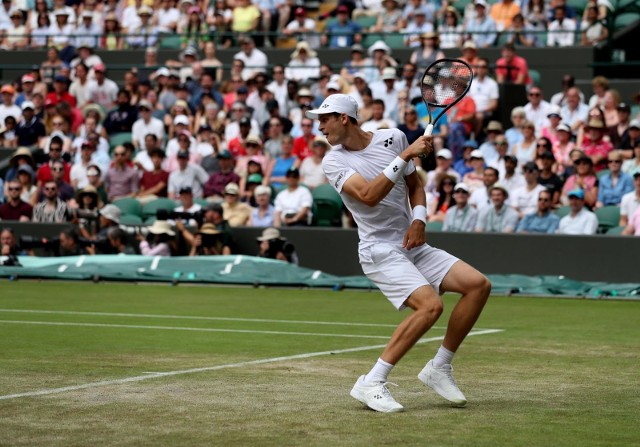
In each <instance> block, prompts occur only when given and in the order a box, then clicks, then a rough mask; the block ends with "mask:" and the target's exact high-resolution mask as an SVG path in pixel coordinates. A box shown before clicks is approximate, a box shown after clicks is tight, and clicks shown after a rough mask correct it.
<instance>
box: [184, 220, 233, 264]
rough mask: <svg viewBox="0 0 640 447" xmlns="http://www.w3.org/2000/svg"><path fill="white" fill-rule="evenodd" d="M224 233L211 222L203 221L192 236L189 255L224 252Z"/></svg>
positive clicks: (219, 253) (210, 254) (208, 254)
mask: <svg viewBox="0 0 640 447" xmlns="http://www.w3.org/2000/svg"><path fill="white" fill-rule="evenodd" d="M223 241H224V235H223V234H222V232H221V231H220V230H218V229H217V228H216V226H215V225H214V224H212V223H208V222H207V223H204V224H203V225H202V227H200V229H199V230H198V233H197V234H196V235H195V236H194V237H193V244H192V245H191V250H190V251H189V256H212V255H221V254H225V253H224V252H223V248H224V242H223Z"/></svg>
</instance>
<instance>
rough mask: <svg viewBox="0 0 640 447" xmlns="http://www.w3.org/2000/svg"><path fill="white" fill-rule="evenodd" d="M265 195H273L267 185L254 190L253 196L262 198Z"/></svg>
mask: <svg viewBox="0 0 640 447" xmlns="http://www.w3.org/2000/svg"><path fill="white" fill-rule="evenodd" d="M263 194H268V195H271V188H269V187H268V186H266V185H258V186H256V189H254V190H253V195H255V196H261V195H263Z"/></svg>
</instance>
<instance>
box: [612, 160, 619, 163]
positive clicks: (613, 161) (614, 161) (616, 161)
mask: <svg viewBox="0 0 640 447" xmlns="http://www.w3.org/2000/svg"><path fill="white" fill-rule="evenodd" d="M609 163H622V160H609Z"/></svg>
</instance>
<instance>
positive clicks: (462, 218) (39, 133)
mask: <svg viewBox="0 0 640 447" xmlns="http://www.w3.org/2000/svg"><path fill="white" fill-rule="evenodd" d="M363 3H366V4H367V7H366V8H365V7H362V6H363V5H360V4H358V5H354V4H353V3H349V2H340V3H339V4H338V6H337V7H336V8H335V9H334V10H332V11H331V12H330V13H328V14H326V15H320V16H318V17H315V20H314V19H312V18H311V17H309V14H308V11H307V10H306V9H305V8H303V7H300V6H299V5H296V4H295V2H291V1H287V2H278V1H274V2H269V1H260V2H255V4H252V3H251V2H250V1H249V0H236V2H235V4H234V5H233V6H230V5H229V4H227V2H225V1H216V2H213V1H211V2H210V1H206V0H205V1H191V0H182V1H179V2H177V1H174V0H162V1H144V0H135V1H132V2H127V1H106V2H97V1H95V0H85V1H76V2H73V1H72V2H69V1H66V2H65V1H64V0H54V1H53V2H48V1H41V0H37V1H35V2H34V5H33V6H32V7H30V8H28V9H27V7H26V5H28V4H29V2H18V1H15V0H14V1H9V0H4V1H3V2H2V5H0V46H1V47H2V48H4V49H6V50H11V49H22V48H47V58H46V60H45V61H42V62H41V63H40V64H38V65H37V66H34V67H33V68H32V69H31V70H28V71H27V72H25V73H23V74H22V75H21V77H20V78H19V79H17V80H15V82H12V83H6V84H4V85H2V87H1V88H0V95H1V104H0V147H4V148H15V151H14V152H13V156H12V157H11V160H10V167H9V169H8V171H7V172H6V174H5V175H4V177H3V178H2V179H0V202H1V203H2V204H1V205H0V220H6V221H13V220H15V221H31V222H56V223H61V222H73V223H75V224H77V225H78V231H77V232H64V234H61V235H60V237H59V241H57V247H56V250H58V251H59V252H60V253H67V254H68V253H76V252H77V253H80V252H82V253H92V252H96V251H97V252H103V253H136V252H137V253H142V254H149V255H170V254H176V253H178V252H183V253H189V254H191V255H202V254H208V255H210V254H229V253H232V252H233V251H234V244H233V239H232V237H231V231H230V229H232V228H234V227H240V226H257V227H267V228H271V230H274V231H275V230H276V229H277V228H280V227H287V226H309V225H314V224H317V216H315V215H314V210H315V209H316V208H315V207H316V203H315V201H316V199H317V197H318V196H319V195H320V194H327V190H331V186H330V185H328V184H327V180H326V178H325V176H324V174H323V172H322V159H323V157H324V155H325V153H326V152H327V151H328V150H330V147H329V145H328V143H327V141H326V140H325V139H324V137H323V135H322V134H320V133H319V132H318V130H317V123H315V122H314V121H312V120H310V119H308V118H306V117H305V115H304V112H305V111H306V110H308V109H309V108H313V107H316V106H318V105H319V104H320V103H321V102H322V101H323V99H324V98H326V97H327V96H329V95H331V94H336V93H344V94H348V95H350V96H352V97H353V98H354V99H355V100H356V101H357V102H358V104H359V106H360V110H359V116H360V122H361V125H362V127H363V129H366V130H376V129H381V128H391V127H398V128H399V129H400V130H402V131H403V132H404V133H405V135H406V136H407V139H408V141H409V142H410V143H411V142H413V141H415V139H416V138H418V137H419V136H420V135H422V134H423V132H424V129H425V127H426V125H427V124H428V114H427V110H426V107H425V105H424V104H423V102H422V98H421V91H420V86H419V84H420V82H421V81H420V79H421V76H422V72H423V70H424V68H425V67H426V66H427V65H429V64H430V63H431V62H433V61H434V60H436V59H438V58H440V57H443V53H442V49H448V50H449V49H452V48H460V49H461V54H460V55H459V57H460V58H462V59H463V60H465V61H467V62H468V63H469V64H470V65H471V66H472V67H473V70H474V72H475V75H476V76H475V78H474V81H473V83H472V85H471V89H470V93H469V95H468V96H467V97H466V98H465V99H464V100H463V101H462V102H460V103H458V104H457V105H456V106H454V107H453V108H452V109H451V110H450V111H449V112H448V113H447V114H446V115H445V116H444V117H443V119H441V120H440V121H439V122H438V123H437V126H436V128H435V129H434V143H435V147H436V150H435V151H434V154H433V157H430V158H427V159H425V160H421V159H420V160H416V163H417V164H418V168H419V172H420V174H421V176H422V178H423V182H424V185H425V191H426V193H427V197H428V214H429V222H430V223H432V224H433V225H440V224H441V225H442V228H443V229H444V230H445V231H477V232H503V233H508V232H522V233H560V234H595V233H596V232H599V231H600V232H602V231H603V229H605V227H603V225H602V218H601V217H602V216H604V215H607V216H611V215H615V217H616V222H615V224H611V223H610V219H609V223H608V224H607V226H606V228H611V227H620V231H621V232H623V233H625V234H636V235H640V113H639V112H638V106H637V104H638V102H639V101H640V97H635V98H628V99H627V98H625V99H624V101H623V99H622V98H620V95H619V94H618V93H617V92H616V91H615V90H613V89H611V88H609V85H608V80H607V79H606V78H603V77H600V76H599V77H596V78H594V79H593V82H592V92H587V91H581V89H579V88H578V87H577V86H576V85H575V81H574V79H573V78H572V77H571V76H570V75H566V76H564V77H563V79H562V82H561V85H560V88H559V91H558V92H553V94H549V93H547V92H543V91H542V89H541V88H540V87H539V86H538V85H537V84H536V83H535V82H534V79H533V77H532V76H531V72H530V69H529V67H528V64H527V61H526V60H525V58H523V57H522V56H520V55H518V49H519V48H520V47H530V46H542V45H545V44H547V45H552V46H570V45H576V44H579V43H582V44H594V43H597V42H598V41H599V40H602V39H603V38H606V27H605V26H604V25H603V23H604V21H605V20H607V17H608V15H609V13H610V8H609V6H608V3H607V2H606V1H604V2H601V1H598V2H597V3H596V2H593V4H592V3H589V4H588V5H587V7H586V8H585V11H584V15H583V16H582V18H580V17H577V15H576V12H575V11H573V10H572V9H571V8H570V7H569V6H567V5H566V4H565V3H564V0H552V2H551V4H547V3H546V2H545V1H535V0H532V1H528V2H515V1H513V0H501V1H498V2H496V3H494V4H493V5H490V4H488V3H487V2H486V1H485V0H476V1H475V2H472V3H470V4H469V5H468V6H467V7H466V8H465V9H464V11H462V14H461V11H458V10H456V9H455V8H453V7H451V6H448V4H447V2H446V1H444V2H442V4H439V2H426V1H425V0H409V1H408V2H407V3H406V4H403V3H402V2H398V1H395V0H386V1H383V2H363ZM356 6H358V7H356ZM361 17H373V18H375V23H373V24H371V25H370V26H369V27H367V28H363V27H362V26H361V25H359V24H358V21H356V20H357V19H358V18H361ZM321 22H326V23H325V25H326V28H325V32H324V33H322V34H321V35H320V34H318V33H317V31H318V29H319V28H318V26H319V23H321ZM360 22H361V20H360ZM371 22H374V21H371ZM598 24H599V25H600V26H598ZM596 29H600V31H599V34H598V33H596ZM580 30H581V32H582V33H583V34H582V38H580V36H581V34H580ZM256 31H275V32H276V33H277V34H282V36H286V37H291V38H295V39H297V40H298V42H297V44H296V45H295V48H294V49H292V54H291V61H290V62H289V63H288V64H282V65H281V64H272V63H270V62H269V55H268V53H269V51H268V50H267V49H265V47H269V46H270V45H273V44H274V41H272V40H271V39H270V38H269V37H270V36H267V38H266V39H264V38H263V37H262V36H259V35H257V36H256V35H255V34H253V33H254V32H256ZM369 32H379V33H380V32H385V33H393V32H402V33H404V38H405V39H406V45H407V46H408V47H411V48H412V49H413V50H412V52H411V55H410V57H409V59H408V60H398V59H396V58H394V57H393V49H392V48H391V47H390V46H389V45H388V44H387V43H385V41H384V40H378V41H375V42H373V43H371V45H369V46H368V48H365V47H363V46H362V40H363V34H364V35H366V34H367V33H369ZM541 32H546V33H547V34H546V36H547V41H546V42H544V41H542V40H541V39H540V36H543V34H541ZM171 33H173V34H176V33H177V35H179V36H180V39H181V40H180V46H181V47H182V51H181V53H180V58H179V60H166V61H158V51H157V44H158V42H159V39H161V38H163V37H162V36H165V35H167V34H171ZM596 34H597V35H596ZM585 36H588V39H587V38H586V37H585ZM585 39H586V40H585ZM580 41H581V42H580ZM257 43H258V44H259V45H257ZM496 44H499V45H500V47H501V57H500V58H499V59H497V60H496V61H489V60H488V59H486V58H484V57H480V56H478V48H485V47H488V46H492V45H496ZM232 45H233V46H234V47H235V46H236V45H237V46H239V51H238V52H237V53H236V54H235V56H234V58H233V63H232V64H231V66H230V67H226V66H224V65H223V64H222V62H221V61H220V60H218V58H217V57H216V49H217V48H219V47H225V46H232ZM259 46H260V48H262V49H260V48H259ZM321 47H329V48H340V47H346V48H350V56H349V59H348V60H346V61H345V62H344V64H342V65H341V66H340V68H339V70H338V69H335V67H333V66H331V65H328V64H326V63H323V61H321V60H320V58H319V54H318V51H317V50H318V48H321ZM98 48H100V49H122V48H134V49H135V48H140V49H144V55H145V60H144V64H143V65H142V66H141V67H139V68H136V69H132V70H130V71H128V72H126V73H125V74H124V76H123V81H122V82H120V83H117V82H115V81H114V80H113V79H111V78H110V76H109V75H110V72H109V68H108V67H107V66H106V64H105V63H104V62H103V61H102V60H101V58H100V57H99V56H98V55H97V54H95V51H94V50H95V49H98ZM263 50H264V51H263ZM450 51H453V50H450ZM492 69H493V70H492ZM502 83H515V84H523V85H524V86H526V89H527V102H526V103H524V104H521V106H518V107H516V108H514V109H513V110H512V111H511V120H510V121H511V122H510V125H509V126H507V128H504V126H503V124H502V123H501V122H500V121H497V119H496V118H497V116H498V111H499V109H500V107H501V106H500V104H501V98H500V95H499V91H500V90H499V88H498V86H499V85H500V84H502ZM632 103H633V104H635V105H634V106H632V105H631V104H632ZM338 200H339V198H338ZM148 210H152V211H148ZM153 210H161V211H162V210H167V211H169V213H168V214H167V215H164V214H162V215H161V214H160V213H156V212H155V211H153ZM616 213H617V214H616ZM333 223H334V224H336V222H333ZM340 224H342V225H343V226H351V225H353V222H352V220H351V219H350V217H349V216H348V215H346V214H345V215H343V217H342V221H341V222H340V221H338V222H337V225H340ZM132 228H133V230H132ZM6 231H7V232H8V233H11V232H10V230H9V229H8V228H7V229H6ZM274 231H271V233H269V234H271V235H274V234H276V233H275V232H274ZM3 234H4V231H3ZM178 236H179V237H178ZM265 237H266V236H265ZM9 239H10V237H9V234H4V237H3V241H8V240H9ZM280 239H281V238H280V236H279V233H278V236H277V238H276V239H275V240H280ZM178 240H179V241H180V245H181V246H180V247H179V246H178V245H179V244H178V242H177V241H178ZM265 240H266V239H265ZM265 240H259V242H261V243H262V242H265ZM15 243H16V244H17V242H15ZM4 245H6V244H4V242H3V252H4V251H5V250H8V249H5V248H4ZM262 245H263V246H265V247H266V245H268V244H262ZM263 248H264V247H263ZM265 253H269V251H265ZM279 256H280V258H282V256H283V255H282V253H280V255H279ZM273 257H276V256H275V255H274V256H273ZM285 257H287V256H285ZM289 258H290V256H289Z"/></svg>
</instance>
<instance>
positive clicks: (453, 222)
mask: <svg viewBox="0 0 640 447" xmlns="http://www.w3.org/2000/svg"><path fill="white" fill-rule="evenodd" d="M453 197H454V199H456V206H454V207H452V208H449V209H448V210H447V214H446V215H445V218H444V225H443V226H442V231H453V232H464V233H470V232H472V231H474V230H475V228H476V222H477V220H478V210H477V209H475V208H474V207H473V206H471V205H469V187H468V186H467V185H466V184H465V183H457V184H456V185H455V186H454V187H453Z"/></svg>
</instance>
